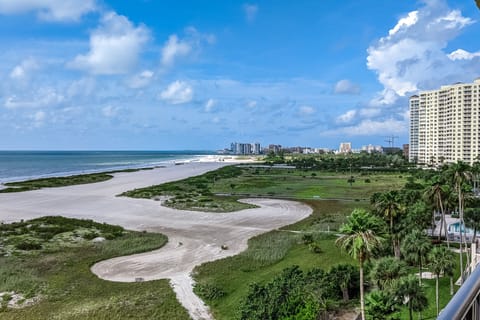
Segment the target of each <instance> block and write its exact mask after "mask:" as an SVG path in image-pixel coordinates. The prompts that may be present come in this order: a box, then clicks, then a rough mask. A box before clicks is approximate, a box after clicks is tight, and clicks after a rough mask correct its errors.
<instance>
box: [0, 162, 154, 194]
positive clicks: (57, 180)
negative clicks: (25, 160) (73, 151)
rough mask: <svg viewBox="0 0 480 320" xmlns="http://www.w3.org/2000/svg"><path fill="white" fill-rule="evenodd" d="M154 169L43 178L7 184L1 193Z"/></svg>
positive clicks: (53, 186)
mask: <svg viewBox="0 0 480 320" xmlns="http://www.w3.org/2000/svg"><path fill="white" fill-rule="evenodd" d="M151 169H153V168H141V169H125V170H117V171H108V172H102V173H92V174H80V175H72V176H67V177H53V178H41V179H34V180H27V181H20V182H7V183H5V184H4V185H5V186H7V187H8V188H5V189H1V190H0V193H10V192H23V191H30V190H37V189H42V188H55V187H66V186H73V185H78V184H88V183H96V182H102V181H107V180H110V179H112V178H113V176H112V174H113V173H118V172H135V171H140V170H151Z"/></svg>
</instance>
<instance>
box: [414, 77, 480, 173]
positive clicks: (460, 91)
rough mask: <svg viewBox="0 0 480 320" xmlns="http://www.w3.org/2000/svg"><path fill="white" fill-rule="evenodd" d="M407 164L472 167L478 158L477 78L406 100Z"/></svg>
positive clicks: (479, 109) (479, 81)
mask: <svg viewBox="0 0 480 320" xmlns="http://www.w3.org/2000/svg"><path fill="white" fill-rule="evenodd" d="M409 105H410V150H409V157H408V158H409V161H411V162H418V163H424V164H438V163H441V162H443V161H445V162H447V163H448V162H450V163H451V162H457V161H459V160H461V161H465V162H467V163H470V164H472V163H473V162H474V161H476V159H477V157H479V156H480V130H479V128H480V78H478V79H476V80H475V81H474V82H473V83H456V84H453V85H447V86H441V87H440V89H437V90H430V91H421V92H420V93H419V95H416V96H412V97H410V101H409Z"/></svg>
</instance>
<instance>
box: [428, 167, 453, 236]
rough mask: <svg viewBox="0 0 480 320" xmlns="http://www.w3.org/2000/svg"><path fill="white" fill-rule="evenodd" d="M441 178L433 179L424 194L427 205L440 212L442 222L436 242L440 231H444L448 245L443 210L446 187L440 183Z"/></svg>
mask: <svg viewBox="0 0 480 320" xmlns="http://www.w3.org/2000/svg"><path fill="white" fill-rule="evenodd" d="M442 180H443V179H441V177H439V176H436V177H434V179H433V181H432V183H431V185H430V186H429V187H428V188H427V190H426V191H425V193H424V196H425V198H426V199H427V201H428V202H429V203H431V204H432V205H433V207H434V209H435V210H436V211H440V213H441V216H442V220H441V223H440V231H439V233H438V240H440V237H441V236H442V229H443V230H445V238H446V240H447V243H448V237H447V230H446V229H447V225H446V223H447V222H446V220H445V210H444V207H443V199H444V198H446V195H447V193H446V192H447V191H446V186H445V181H442Z"/></svg>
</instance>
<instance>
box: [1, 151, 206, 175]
mask: <svg viewBox="0 0 480 320" xmlns="http://www.w3.org/2000/svg"><path fill="white" fill-rule="evenodd" d="M208 154H214V152H211V151H0V183H2V182H8V181H20V180H26V179H32V178H39V177H51V176H63V175H69V174H80V173H92V172H100V171H109V170H118V169H127V168H141V167H153V166H157V165H165V164H168V163H172V162H174V161H176V160H187V159H195V158H198V157H200V156H202V155H208Z"/></svg>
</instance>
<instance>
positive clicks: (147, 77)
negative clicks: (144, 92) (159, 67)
mask: <svg viewBox="0 0 480 320" xmlns="http://www.w3.org/2000/svg"><path fill="white" fill-rule="evenodd" d="M154 75H155V74H154V73H153V71H150V70H144V71H142V72H140V73H138V74H136V75H134V76H133V77H132V78H131V79H130V80H129V81H128V86H129V87H130V88H132V89H139V88H143V87H146V86H148V85H149V84H150V82H151V81H152V79H153V76H154Z"/></svg>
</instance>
